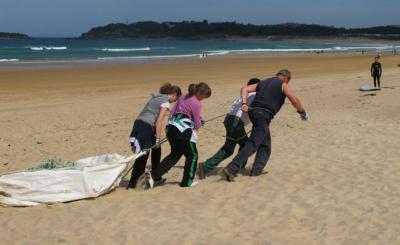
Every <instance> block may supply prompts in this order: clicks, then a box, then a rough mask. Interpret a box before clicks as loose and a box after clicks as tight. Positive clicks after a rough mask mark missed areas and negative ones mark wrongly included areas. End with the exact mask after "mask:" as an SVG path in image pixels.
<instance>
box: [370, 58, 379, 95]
mask: <svg viewBox="0 0 400 245" xmlns="http://www.w3.org/2000/svg"><path fill="white" fill-rule="evenodd" d="M371 76H372V77H373V78H374V87H375V88H376V82H378V88H379V89H380V88H381V76H382V65H381V63H379V57H378V56H377V57H375V62H374V63H372V65H371Z"/></svg>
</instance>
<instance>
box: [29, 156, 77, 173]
mask: <svg viewBox="0 0 400 245" xmlns="http://www.w3.org/2000/svg"><path fill="white" fill-rule="evenodd" d="M75 167H76V162H72V161H63V160H61V159H56V158H49V159H44V160H42V161H41V162H40V163H39V165H38V166H36V167H33V168H30V169H29V170H30V171H35V170H42V169H49V170H51V169H59V168H75Z"/></svg>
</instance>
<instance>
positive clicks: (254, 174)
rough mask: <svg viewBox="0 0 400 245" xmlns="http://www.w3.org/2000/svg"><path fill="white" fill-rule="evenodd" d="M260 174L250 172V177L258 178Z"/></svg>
mask: <svg viewBox="0 0 400 245" xmlns="http://www.w3.org/2000/svg"><path fill="white" fill-rule="evenodd" d="M261 174H262V172H253V171H251V172H250V176H251V177H256V176H260V175H261Z"/></svg>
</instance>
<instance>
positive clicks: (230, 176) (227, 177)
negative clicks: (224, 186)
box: [222, 168, 235, 182]
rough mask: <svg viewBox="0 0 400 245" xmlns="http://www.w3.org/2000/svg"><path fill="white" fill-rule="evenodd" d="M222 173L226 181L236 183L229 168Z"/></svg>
mask: <svg viewBox="0 0 400 245" xmlns="http://www.w3.org/2000/svg"><path fill="white" fill-rule="evenodd" d="M222 173H223V174H224V175H225V177H226V180H227V181H229V182H235V175H233V174H231V173H230V172H229V170H228V168H224V169H223V170H222Z"/></svg>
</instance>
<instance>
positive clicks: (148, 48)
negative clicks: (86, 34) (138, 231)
mask: <svg viewBox="0 0 400 245" xmlns="http://www.w3.org/2000/svg"><path fill="white" fill-rule="evenodd" d="M100 50H102V51H107V52H132V51H148V50H151V48H150V47H145V48H102V49H100Z"/></svg>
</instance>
